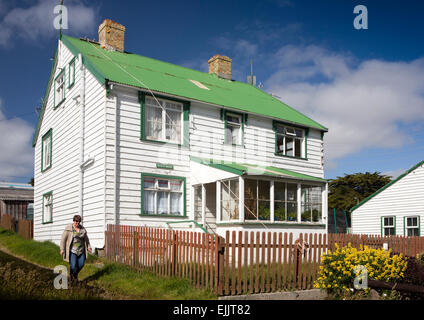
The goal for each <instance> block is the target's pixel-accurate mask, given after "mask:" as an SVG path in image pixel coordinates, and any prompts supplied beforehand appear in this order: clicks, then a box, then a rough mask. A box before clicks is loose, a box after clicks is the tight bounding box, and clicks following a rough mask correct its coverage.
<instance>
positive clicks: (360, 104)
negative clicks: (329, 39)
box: [265, 46, 424, 169]
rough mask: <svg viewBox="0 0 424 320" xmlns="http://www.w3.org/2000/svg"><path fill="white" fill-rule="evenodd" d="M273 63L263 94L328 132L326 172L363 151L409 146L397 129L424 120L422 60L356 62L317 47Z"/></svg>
mask: <svg viewBox="0 0 424 320" xmlns="http://www.w3.org/2000/svg"><path fill="white" fill-rule="evenodd" d="M271 61H272V62H273V63H274V64H275V66H276V71H275V72H274V73H273V74H272V75H271V76H270V77H269V79H268V80H267V81H266V82H265V87H266V88H267V91H269V92H272V93H274V94H277V95H278V96H280V97H282V100H283V101H284V102H286V103H287V104H289V105H290V106H292V107H294V108H296V109H297V110H299V111H301V112H303V113H304V114H306V115H308V116H309V117H311V118H312V119H314V120H316V121H318V122H319V123H321V124H322V125H324V126H326V127H327V128H329V132H328V133H327V134H326V139H325V155H326V161H327V162H328V163H327V165H328V166H327V169H328V168H334V167H335V166H336V162H337V159H341V158H343V157H346V156H348V155H351V154H354V153H356V152H360V151H362V150H364V149H365V148H377V147H380V148H381V147H383V148H396V147H400V146H402V145H404V144H407V143H410V142H412V141H413V137H412V136H410V132H407V131H405V130H404V129H401V126H400V124H410V123H414V122H417V121H424V112H423V110H424V58H423V59H417V60H414V61H410V62H388V61H381V60H367V61H362V62H358V61H356V59H355V58H354V57H352V56H351V55H349V54H346V53H332V52H330V51H328V50H325V49H324V48H321V47H318V46H284V47H282V48H281V49H280V50H279V51H278V52H277V53H276V54H275V55H274V57H273V59H271Z"/></svg>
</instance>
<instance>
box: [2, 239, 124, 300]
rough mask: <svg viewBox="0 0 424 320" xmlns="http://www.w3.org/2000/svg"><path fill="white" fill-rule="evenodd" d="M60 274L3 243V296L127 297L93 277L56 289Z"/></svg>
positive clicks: (73, 298) (103, 298)
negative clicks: (112, 290) (109, 290)
mask: <svg viewBox="0 0 424 320" xmlns="http://www.w3.org/2000/svg"><path fill="white" fill-rule="evenodd" d="M57 276H58V274H55V273H54V272H53V269H51V268H47V267H45V266H42V265H39V264H36V263H33V262H31V261H28V260H27V259H25V258H23V257H19V256H17V255H15V254H13V253H11V252H10V251H9V250H7V249H6V248H4V247H0V284H1V285H0V300H3V299H6V300H7V299H14V300H15V299H16V300H19V299H30V300H34V299H35V300H43V299H55V300H56V299H59V300H62V299H72V300H93V299H94V300H110V299H125V297H122V296H117V295H116V294H113V293H111V292H108V291H107V290H105V289H104V288H102V287H99V286H98V285H96V284H95V282H94V281H80V282H79V283H78V284H77V285H71V284H70V283H68V289H65V290H64V289H61V290H58V289H55V287H54V281H55V278H56V277H57Z"/></svg>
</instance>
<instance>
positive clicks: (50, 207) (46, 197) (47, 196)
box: [41, 191, 53, 224]
mask: <svg viewBox="0 0 424 320" xmlns="http://www.w3.org/2000/svg"><path fill="white" fill-rule="evenodd" d="M46 200H47V201H49V202H48V203H46ZM46 207H47V208H48V210H49V211H50V212H49V213H50V214H49V219H47V220H46V219H45V208H46ZM41 219H42V224H47V223H53V191H49V192H46V193H44V194H43V200H42V208H41Z"/></svg>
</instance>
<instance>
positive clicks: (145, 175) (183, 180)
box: [140, 172, 187, 218]
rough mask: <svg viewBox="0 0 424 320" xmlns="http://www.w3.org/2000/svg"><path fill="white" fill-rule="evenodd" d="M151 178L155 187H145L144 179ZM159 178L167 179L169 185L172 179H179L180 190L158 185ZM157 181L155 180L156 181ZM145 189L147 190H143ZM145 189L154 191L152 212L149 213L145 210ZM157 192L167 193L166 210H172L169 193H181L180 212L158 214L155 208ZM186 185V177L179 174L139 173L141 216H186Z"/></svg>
mask: <svg viewBox="0 0 424 320" xmlns="http://www.w3.org/2000/svg"><path fill="white" fill-rule="evenodd" d="M149 178H151V179H153V180H154V181H155V187H152V188H146V187H145V181H146V179H149ZM159 180H161V181H162V182H164V181H168V186H170V184H171V183H172V180H174V181H175V180H179V181H181V188H182V191H177V190H174V191H173V190H172V187H168V188H162V187H159ZM156 181H157V182H156ZM145 189H147V190H145ZM145 191H151V192H152V193H155V196H154V199H155V200H154V211H155V212H154V213H149V212H146V211H145V194H144V192H145ZM157 193H167V194H169V196H168V200H167V201H168V212H170V211H171V210H172V208H171V203H170V201H171V194H172V193H182V199H181V201H182V204H180V205H181V207H182V208H181V209H182V214H178V215H176V214H170V213H167V214H163V213H162V214H158V213H157V212H158V210H157V207H158V206H157ZM186 200H187V187H186V178H185V177H180V176H170V175H162V174H156V173H144V172H143V173H141V201H140V203H141V208H140V210H141V213H140V215H141V216H149V217H175V218H176V217H178V218H186V217H187V208H186V207H187V201H186Z"/></svg>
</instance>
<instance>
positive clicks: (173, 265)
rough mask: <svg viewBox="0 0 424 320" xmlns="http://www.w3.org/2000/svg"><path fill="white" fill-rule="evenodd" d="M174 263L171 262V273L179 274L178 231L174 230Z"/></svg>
mask: <svg viewBox="0 0 424 320" xmlns="http://www.w3.org/2000/svg"><path fill="white" fill-rule="evenodd" d="M171 232H172V264H171V275H172V276H174V275H176V274H177V263H178V261H177V233H176V232H175V230H172V231H171Z"/></svg>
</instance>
